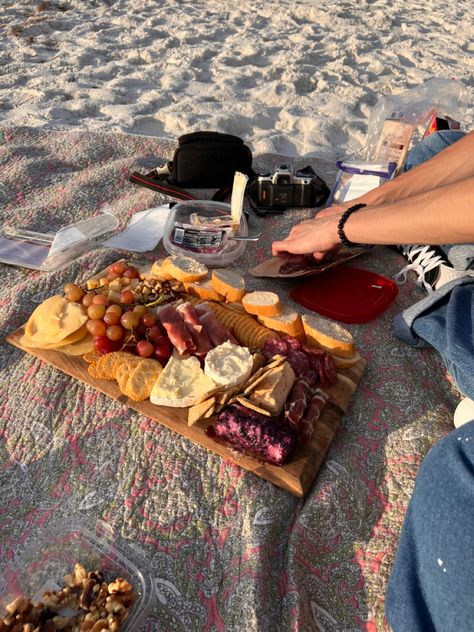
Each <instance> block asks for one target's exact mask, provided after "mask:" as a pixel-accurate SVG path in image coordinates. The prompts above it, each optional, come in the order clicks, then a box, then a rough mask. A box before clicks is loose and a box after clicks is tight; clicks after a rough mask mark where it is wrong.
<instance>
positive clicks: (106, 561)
mask: <svg viewBox="0 0 474 632" xmlns="http://www.w3.org/2000/svg"><path fill="white" fill-rule="evenodd" d="M110 531H111V527H109V526H108V525H107V524H106V523H102V522H101V521H99V522H98V523H97V526H96V533H93V532H92V531H90V530H89V529H87V528H86V527H84V526H83V525H71V526H66V527H57V528H54V527H53V528H48V529H46V528H43V529H41V530H40V531H39V533H38V534H37V535H36V536H35V537H34V539H33V540H31V541H30V542H29V543H28V545H27V546H26V547H25V549H23V551H21V553H20V555H19V556H18V557H17V558H16V559H15V561H14V562H13V563H12V564H11V565H10V566H8V567H6V568H5V567H4V569H3V572H2V576H3V577H1V580H0V581H1V583H2V584H3V586H4V591H3V592H2V594H1V595H0V613H1V614H0V616H3V615H4V613H5V607H6V605H7V604H9V603H10V602H11V601H13V600H14V599H15V598H16V597H19V596H24V597H27V598H29V599H31V600H32V601H42V596H43V594H44V593H45V592H46V591H49V590H59V589H60V588H62V587H63V586H65V582H64V576H65V575H67V574H68V573H71V572H72V571H73V568H74V565H75V564H76V563H77V562H78V563H80V564H82V565H83V566H84V567H85V568H86V569H87V570H88V571H93V570H100V571H102V572H103V574H104V577H105V579H106V581H112V580H113V579H115V578H116V577H122V578H123V579H125V580H127V581H128V582H129V583H130V584H132V586H133V589H134V592H135V593H136V595H137V598H136V601H135V603H134V604H133V605H132V606H131V607H130V610H129V613H128V616H127V618H126V620H125V621H124V623H123V625H122V627H121V628H120V632H137V631H138V630H139V629H140V626H142V625H143V624H144V622H145V620H146V617H147V614H148V612H149V610H150V607H151V603H152V598H153V583H152V577H151V575H150V574H149V572H148V570H147V568H146V566H147V565H146V562H145V561H144V560H143V559H141V556H140V555H139V554H138V553H136V552H135V551H132V549H129V548H128V547H127V546H126V545H125V544H115V543H112V542H111V540H112V536H111V533H110ZM68 614H70V615H71V614H73V613H72V612H70V613H68Z"/></svg>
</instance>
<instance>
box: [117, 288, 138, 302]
mask: <svg viewBox="0 0 474 632" xmlns="http://www.w3.org/2000/svg"><path fill="white" fill-rule="evenodd" d="M120 302H121V303H123V304H124V305H131V304H132V303H134V302H135V296H134V295H133V292H132V291H131V290H123V292H120Z"/></svg>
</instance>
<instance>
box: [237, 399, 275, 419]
mask: <svg viewBox="0 0 474 632" xmlns="http://www.w3.org/2000/svg"><path fill="white" fill-rule="evenodd" d="M235 399H236V401H238V402H239V404H242V406H245V407H246V408H250V410H254V411H255V412H256V413H260V414H261V415H266V416H267V417H271V416H272V414H271V413H269V412H268V410H265V408H260V406H257V405H256V404H254V403H253V402H251V401H249V400H248V399H246V398H245V397H236V398H235Z"/></svg>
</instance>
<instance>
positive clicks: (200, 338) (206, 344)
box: [177, 302, 212, 355]
mask: <svg viewBox="0 0 474 632" xmlns="http://www.w3.org/2000/svg"><path fill="white" fill-rule="evenodd" d="M177 311H178V312H179V314H180V316H181V318H182V319H183V320H184V322H185V324H186V326H187V328H188V329H189V331H190V333H191V336H192V337H193V340H194V343H195V345H196V351H195V353H196V355H205V354H206V353H207V352H208V351H210V350H211V349H212V342H211V339H210V338H209V335H208V333H207V331H206V330H205V329H204V327H203V325H202V323H201V321H200V320H199V316H198V314H197V312H196V310H195V309H194V306H193V305H191V303H188V302H186V303H182V304H181V305H178V307H177Z"/></svg>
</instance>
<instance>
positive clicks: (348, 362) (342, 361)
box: [331, 351, 362, 369]
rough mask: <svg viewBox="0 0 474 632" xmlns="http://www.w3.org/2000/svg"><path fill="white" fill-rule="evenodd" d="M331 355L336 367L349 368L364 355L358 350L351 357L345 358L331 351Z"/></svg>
mask: <svg viewBox="0 0 474 632" xmlns="http://www.w3.org/2000/svg"><path fill="white" fill-rule="evenodd" d="M331 356H332V359H333V360H334V365H335V367H336V369H348V368H349V367H351V366H353V365H354V364H355V363H356V362H359V360H361V359H362V356H361V355H360V354H359V352H358V351H356V352H355V353H354V355H352V356H351V357H350V358H344V357H343V356H339V355H336V354H334V353H331Z"/></svg>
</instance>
